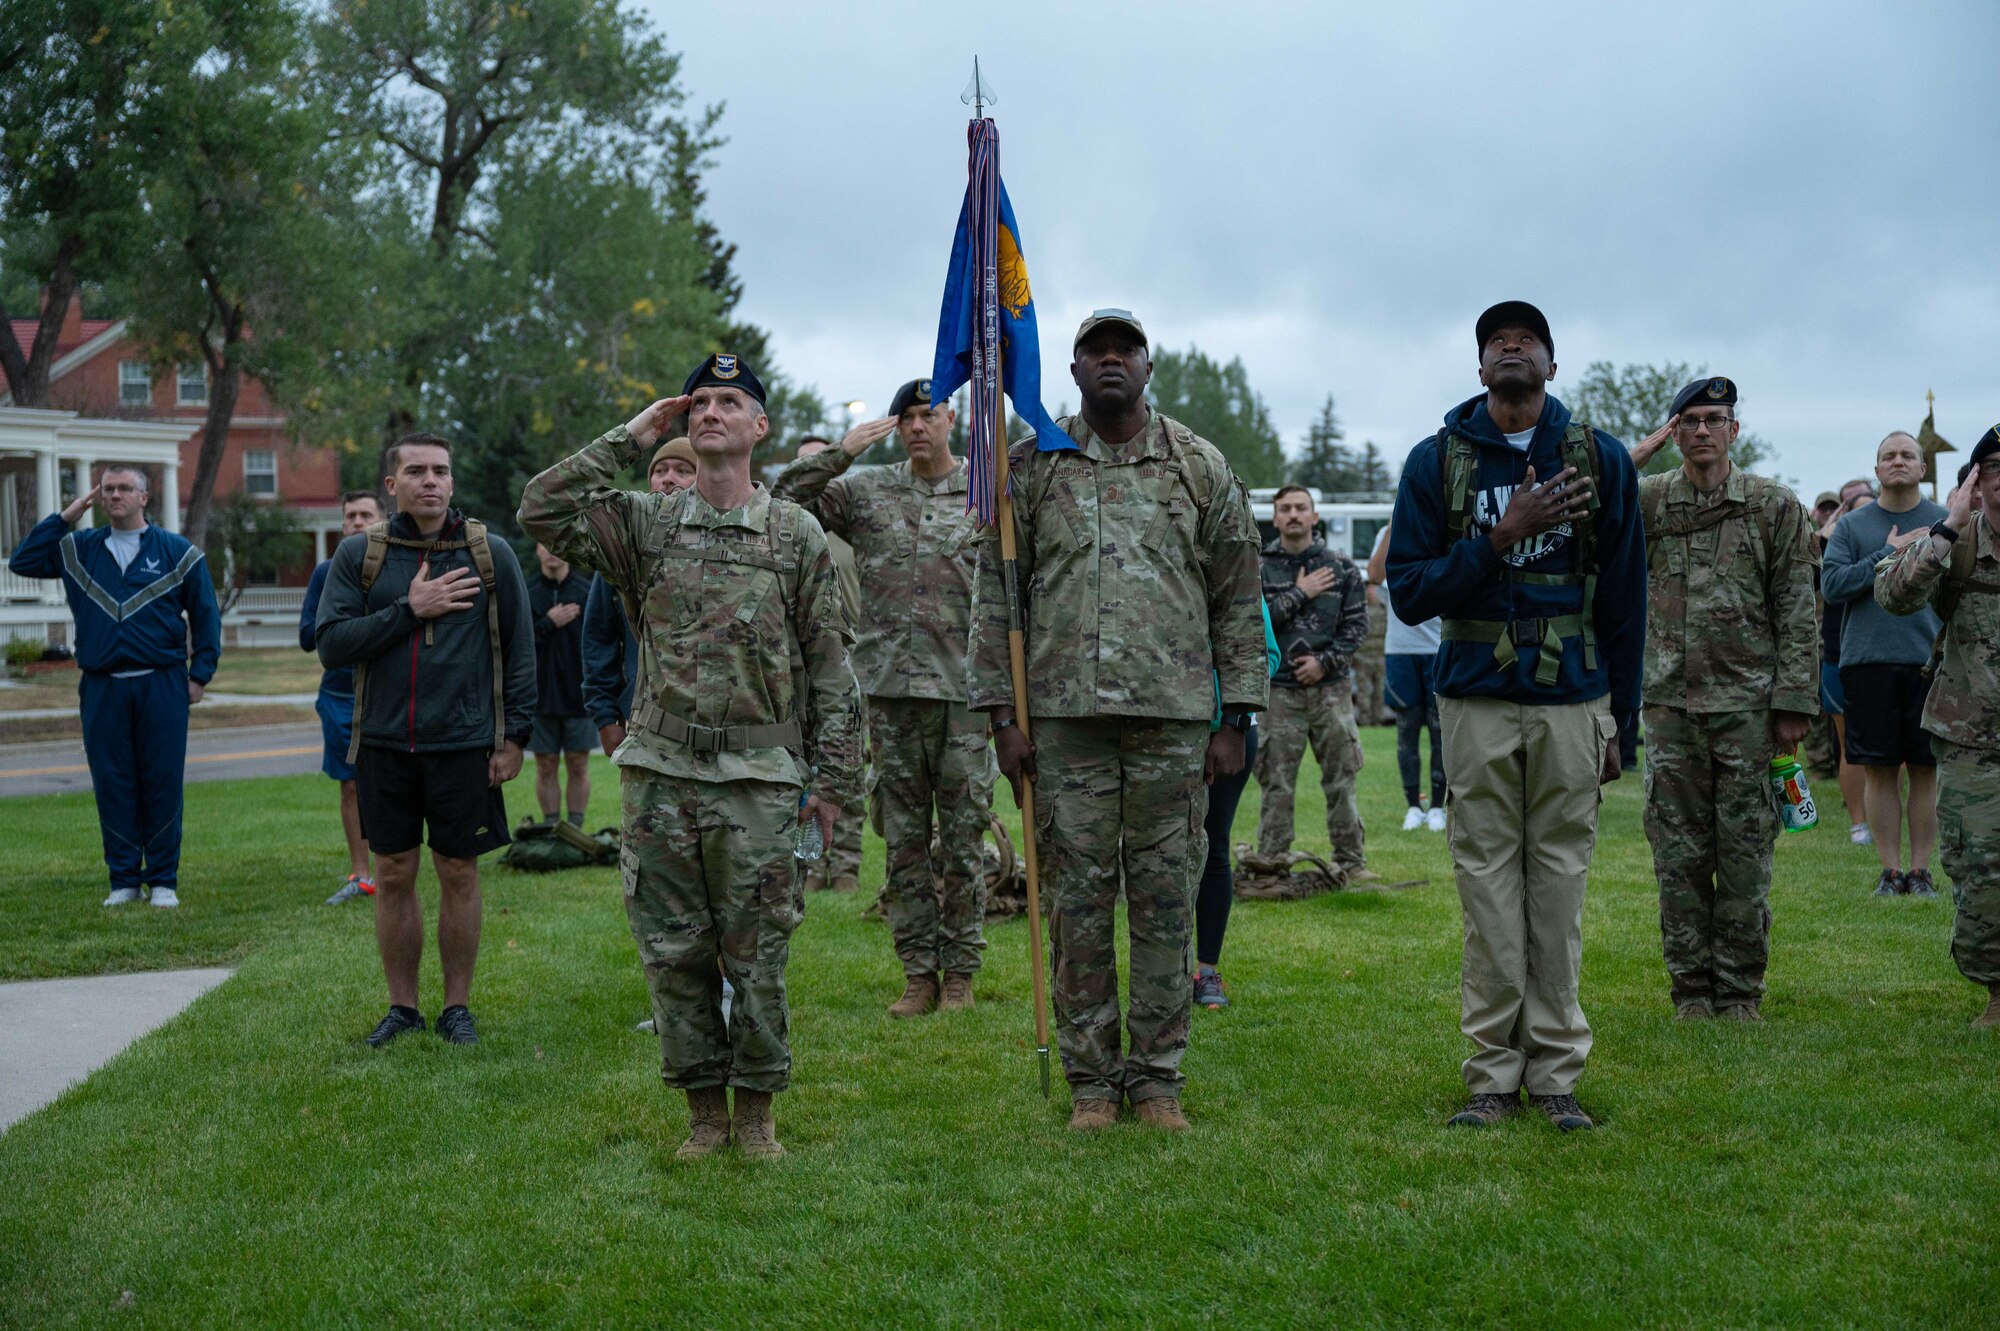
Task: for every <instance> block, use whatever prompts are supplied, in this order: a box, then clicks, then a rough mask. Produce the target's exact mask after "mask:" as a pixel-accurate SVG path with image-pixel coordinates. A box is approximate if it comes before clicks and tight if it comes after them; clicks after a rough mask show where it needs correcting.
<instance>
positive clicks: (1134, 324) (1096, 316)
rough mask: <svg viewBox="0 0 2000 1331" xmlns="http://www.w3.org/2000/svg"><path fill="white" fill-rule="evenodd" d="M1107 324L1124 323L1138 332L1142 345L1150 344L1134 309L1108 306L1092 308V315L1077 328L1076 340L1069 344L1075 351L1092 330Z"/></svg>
mask: <svg viewBox="0 0 2000 1331" xmlns="http://www.w3.org/2000/svg"><path fill="white" fill-rule="evenodd" d="M1107 324H1111V325H1122V326H1124V327H1126V328H1129V329H1131V330H1132V331H1133V333H1135V334H1137V336H1138V338H1139V345H1140V346H1142V347H1144V346H1149V345H1150V344H1149V343H1148V342H1147V341H1146V330H1145V328H1144V327H1142V326H1141V325H1140V323H1139V320H1138V317H1137V316H1136V315H1134V314H1133V313H1132V311H1130V310H1120V309H1110V308H1107V309H1102V310H1092V311H1091V312H1090V317H1089V318H1088V319H1085V320H1084V321H1083V324H1082V326H1081V327H1079V328H1078V329H1077V330H1076V341H1074V342H1072V343H1070V344H1069V345H1070V350H1071V351H1074V350H1076V349H1077V348H1078V347H1080V346H1082V345H1083V339H1084V338H1086V337H1089V336H1090V335H1091V333H1092V332H1094V331H1095V330H1097V329H1099V328H1102V327H1104V326H1105V325H1107Z"/></svg>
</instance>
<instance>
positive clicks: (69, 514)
mask: <svg viewBox="0 0 2000 1331" xmlns="http://www.w3.org/2000/svg"><path fill="white" fill-rule="evenodd" d="M102 488H103V487H102V486H97V485H93V486H91V487H90V488H89V489H88V490H86V491H84V492H83V493H82V494H80V495H78V496H77V497H76V498H74V499H72V500H70V501H69V503H68V504H67V505H66V506H65V507H64V508H63V511H62V520H63V521H64V522H66V523H68V524H69V525H71V526H72V527H73V526H75V525H76V520H77V519H78V518H80V517H82V516H83V514H84V510H86V509H88V508H89V507H90V506H91V505H92V504H94V503H96V502H97V492H98V491H99V490H100V489H102Z"/></svg>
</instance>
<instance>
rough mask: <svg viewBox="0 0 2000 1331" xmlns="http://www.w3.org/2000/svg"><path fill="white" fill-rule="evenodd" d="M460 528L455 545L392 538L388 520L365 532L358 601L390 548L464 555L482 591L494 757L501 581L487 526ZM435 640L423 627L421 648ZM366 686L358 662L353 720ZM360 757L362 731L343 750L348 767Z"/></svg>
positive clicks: (499, 725) (502, 678)
mask: <svg viewBox="0 0 2000 1331" xmlns="http://www.w3.org/2000/svg"><path fill="white" fill-rule="evenodd" d="M460 525H461V527H462V529H463V531H464V539H462V540H457V541H428V540H423V539H421V538H419V539H417V540H411V539H409V538H407V537H403V536H391V535H390V534H389V523H388V521H387V520H384V521H382V522H376V523H371V524H370V525H369V527H368V533H367V535H368V545H367V548H366V549H365V550H363V551H362V554H361V596H362V600H363V603H364V604H365V603H366V601H367V597H368V589H369V588H370V587H373V586H374V585H375V579H376V577H377V576H378V575H379V574H380V573H381V572H382V561H383V560H385V559H387V558H388V557H389V547H390V546H392V545H400V546H402V547H404V548H405V549H409V550H421V551H423V552H424V554H425V555H426V556H428V555H431V554H442V553H445V552H447V551H451V550H463V551H465V552H466V554H467V555H468V556H469V557H470V558H471V560H472V566H473V568H474V569H476V570H477V571H478V573H479V584H480V586H482V587H484V588H485V589H486V641H487V644H488V645H489V646H490V647H491V648H492V651H493V748H494V750H495V751H496V752H497V751H498V750H499V749H500V748H501V747H502V746H504V745H505V744H506V743H507V682H506V674H505V670H504V668H503V662H502V660H501V654H500V598H499V596H497V595H496V594H495V592H494V589H495V587H497V586H498V584H499V580H498V579H497V578H495V577H494V575H493V548H492V547H491V546H490V545H488V544H487V541H486V524H485V523H483V522H480V521H478V520H477V519H475V518H462V519H460ZM436 640H437V621H435V620H426V621H425V622H424V641H425V643H431V642H435V641H436ZM367 684H368V663H367V662H366V661H362V662H360V663H359V664H357V665H356V666H355V667H354V715H355V716H356V717H357V718H358V717H360V716H361V714H362V712H361V694H362V690H363V689H364V688H366V687H367ZM360 754H361V727H360V726H359V725H356V726H355V727H354V737H353V738H352V739H350V740H349V741H348V744H347V761H348V762H350V763H351V762H353V761H354V760H355V759H356V758H358V757H359V756H360Z"/></svg>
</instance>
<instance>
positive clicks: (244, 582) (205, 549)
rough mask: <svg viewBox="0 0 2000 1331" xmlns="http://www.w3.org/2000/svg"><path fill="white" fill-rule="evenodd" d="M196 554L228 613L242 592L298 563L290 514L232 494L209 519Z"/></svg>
mask: <svg viewBox="0 0 2000 1331" xmlns="http://www.w3.org/2000/svg"><path fill="white" fill-rule="evenodd" d="M202 553H203V554H204V555H205V556H206V563H207V565H208V576H209V578H210V580H211V581H213V582H214V584H215V596H216V600H217V601H218V602H220V604H221V606H222V612H223V613H224V614H228V613H229V611H230V609H231V608H232V607H234V606H235V604H236V602H237V601H238V600H240V599H241V598H242V596H243V589H244V588H245V587H247V586H249V585H250V584H251V583H253V582H265V581H269V580H270V579H272V578H275V577H277V576H278V574H280V573H282V572H283V571H284V570H285V568H286V567H288V566H289V565H290V564H292V563H293V562H294V561H296V560H297V559H298V555H299V537H298V524H297V521H296V519H295V518H294V517H293V515H292V512H291V510H290V509H287V508H285V507H283V506H281V505H278V504H273V503H270V502H268V501H266V500H260V499H256V498H253V497H252V496H250V495H246V494H234V495H231V496H230V497H229V498H227V499H225V500H223V501H222V502H221V503H220V504H217V505H216V506H215V509H214V511H213V513H212V514H211V515H210V519H209V522H208V524H207V526H206V529H205V530H204V531H203V533H202Z"/></svg>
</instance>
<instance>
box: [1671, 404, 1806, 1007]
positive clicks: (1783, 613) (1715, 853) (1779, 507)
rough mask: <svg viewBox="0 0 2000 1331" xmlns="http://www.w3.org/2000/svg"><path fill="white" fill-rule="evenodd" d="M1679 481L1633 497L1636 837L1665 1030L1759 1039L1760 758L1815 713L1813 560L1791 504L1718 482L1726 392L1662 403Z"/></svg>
mask: <svg viewBox="0 0 2000 1331" xmlns="http://www.w3.org/2000/svg"><path fill="white" fill-rule="evenodd" d="M1671 418H1672V419H1671V424H1672V427H1673V434H1674V438H1675V440H1676V442H1678V443H1679V444H1680V449H1681V466H1680V469H1679V470H1678V471H1672V472H1667V473H1664V474H1662V475H1658V476H1647V477H1645V478H1643V479H1642V480H1641V481H1640V482H1639V508H1640V512H1641V514H1642V515H1643V517H1644V519H1645V523H1646V564H1647V589H1646V601H1647V604H1648V606H1649V607H1650V613H1649V616H1648V620H1647V625H1646V672H1645V692H1644V694H1643V698H1644V717H1645V722H1646V752H1647V759H1646V836H1647V839H1648V840H1650V841H1651V842H1652V843H1653V868H1654V872H1655V875H1656V876H1657V877H1658V878H1659V880H1660V938H1661V946H1662V950H1663V952H1664V953H1665V955H1666V960H1667V974H1668V975H1669V976H1670V977H1671V978H1672V981H1673V1000H1674V1015H1675V1016H1676V1017H1678V1018H1680V1019H1682V1020H1690V1019H1697V1018H1702V1017H1709V1016H1720V1017H1729V1018H1735V1019H1738V1020H1741V1021H1761V1020H1762V1017H1760V1016H1759V1015H1758V1011H1757V1008H1758V1003H1759V1002H1760V1000H1761V999H1762V997H1763V993H1764V964H1765V960H1766V958H1767V957H1768V955H1769V951H1770V935H1771V907H1770V896H1771V848H1772V846H1773V845H1774V844H1775V843H1776V842H1777V839H1778V833H1779V831H1780V830H1781V829H1780V825H1779V821H1778V812H1777V809H1776V807H1775V806H1774V805H1773V803H1772V798H1771V783H1770V773H1771V756H1772V754H1773V753H1790V752H1791V751H1792V750H1794V749H1796V748H1797V747H1798V745H1799V742H1800V741H1801V740H1803V739H1804V738H1805V736H1806V731H1807V729H1808V728H1809V727H1810V725H1811V723H1812V717H1813V715H1814V714H1815V713H1817V712H1818V711H1819V613H1818V611H1817V609H1816V608H1815V605H1814V599H1813V594H1814V588H1815V585H1816V582H1815V578H1814V571H1815V570H1816V569H1817V568H1818V567H1819V551H1818V548H1817V547H1816V546H1815V545H1814V544H1813V540H1812V525H1811V524H1810V523H1809V522H1808V521H1807V520H1806V511H1805V508H1804V506H1803V505H1801V504H1800V503H1799V501H1798V499H1797V497H1796V496H1794V495H1793V494H1792V492H1791V491H1790V490H1789V489H1787V488H1785V487H1784V486H1783V485H1781V484H1779V483H1778V482H1776V481H1772V480H1766V479H1765V478H1764V477H1762V476H1752V475H1750V474H1749V473H1748V472H1744V471H1738V470H1737V469H1736V468H1735V467H1733V466H1731V465H1730V461H1729V446H1730V445H1731V444H1733V443H1734V442H1735V441H1736V431H1737V429H1738V425H1737V421H1736V385H1735V384H1734V383H1732V382H1731V381H1730V380H1728V379H1725V378H1722V377H1720V376H1716V377H1714V378H1702V379H1697V380H1695V381H1694V382H1693V383H1691V384H1689V385H1688V386H1687V387H1685V388H1683V389H1682V390H1681V391H1680V392H1679V393H1678V394H1677V395H1676V396H1675V397H1674V404H1673V410H1672V412H1671Z"/></svg>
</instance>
